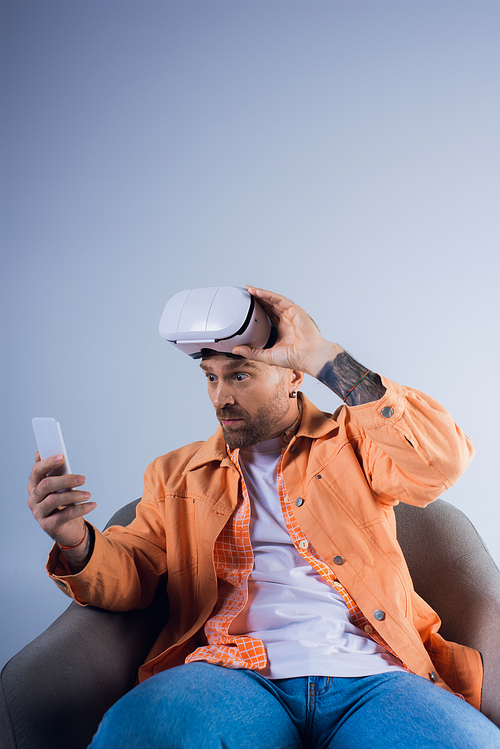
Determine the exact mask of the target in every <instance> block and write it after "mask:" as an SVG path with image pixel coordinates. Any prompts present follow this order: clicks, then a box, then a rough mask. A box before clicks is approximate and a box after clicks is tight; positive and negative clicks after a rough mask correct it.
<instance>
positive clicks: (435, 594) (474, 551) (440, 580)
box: [396, 499, 500, 726]
mask: <svg viewBox="0 0 500 749" xmlns="http://www.w3.org/2000/svg"><path fill="white" fill-rule="evenodd" d="M396 520H397V529H398V540H399V543H400V545H401V548H402V550H403V554H404V556H405V559H406V562H407V564H408V568H409V570H410V574H411V576H412V580H413V584H414V587H415V590H416V591H417V593H418V594H419V595H420V596H421V597H422V598H423V599H424V600H425V601H427V603H428V604H429V605H430V606H432V608H433V609H434V610H435V611H436V612H437V613H438V615H439V616H440V618H441V620H442V626H441V629H440V634H441V635H442V636H443V637H444V638H445V639H447V640H451V641H453V642H458V643H460V644H462V645H467V646H468V647H471V648H475V649H476V650H478V651H479V652H480V653H481V656H482V658H483V665H484V682H483V694H482V705H481V710H482V712H484V713H485V715H487V716H488V717H489V718H490V720H493V722H494V723H496V725H498V726H500V635H499V628H498V621H500V571H499V570H498V567H497V566H496V564H495V562H494V561H493V559H492V558H491V556H490V554H489V552H488V550H487V548H486V546H485V544H484V542H483V540H482V539H481V537H480V536H479V534H478V532H477V531H476V529H475V528H474V526H473V525H472V523H471V522H470V520H469V519H468V518H467V517H466V516H465V515H464V514H463V512H461V511H460V510H458V509H457V508H456V507H454V506H453V505H451V504H449V503H448V502H445V501H444V500H442V499H438V500H436V501H435V502H433V503H432V504H430V505H429V506H428V507H426V508H425V509H424V510H422V509H420V508H418V507H412V506H410V505H403V504H400V505H398V507H396Z"/></svg>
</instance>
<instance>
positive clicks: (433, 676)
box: [429, 671, 438, 683]
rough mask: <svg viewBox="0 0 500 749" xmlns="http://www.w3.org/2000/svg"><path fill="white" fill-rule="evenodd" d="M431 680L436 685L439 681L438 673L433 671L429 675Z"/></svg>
mask: <svg viewBox="0 0 500 749" xmlns="http://www.w3.org/2000/svg"><path fill="white" fill-rule="evenodd" d="M429 679H430V680H431V681H433V682H434V683H436V681H437V680H438V675H437V673H436V672H435V671H431V672H430V674H429Z"/></svg>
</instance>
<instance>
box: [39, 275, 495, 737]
mask: <svg viewBox="0 0 500 749" xmlns="http://www.w3.org/2000/svg"><path fill="white" fill-rule="evenodd" d="M247 289H248V291H249V293H250V294H251V295H253V296H254V297H256V298H257V299H258V300H259V302H260V303H261V304H262V306H263V307H264V309H265V310H266V311H267V312H268V314H269V316H270V317H271V318H272V320H273V322H274V323H275V325H276V328H277V332H278V339H277V341H276V343H275V345H274V346H273V347H272V348H270V349H267V350H264V349H252V348H250V347H248V346H238V347H236V348H235V349H234V350H233V352H232V355H231V354H230V355H225V354H221V353H213V352H212V353H211V355H206V356H205V357H204V358H203V359H202V362H201V368H202V370H203V372H204V373H205V376H206V379H207V386H208V393H209V396H210V399H211V401H212V403H213V405H214V407H215V409H216V414H217V418H218V420H219V422H220V428H219V430H218V431H217V433H216V434H215V435H214V436H213V437H211V438H210V439H209V440H208V441H207V442H205V443H201V442H199V443H194V444H192V445H188V446H185V447H183V448H180V449H179V450H175V451H173V452H172V453H169V454H167V455H165V456H162V457H161V458H158V459H157V460H156V461H154V462H153V463H152V464H151V465H150V466H149V467H148V469H147V471H146V474H145V489H144V495H143V499H142V501H141V503H140V504H139V506H138V511H137V517H136V520H135V521H134V522H133V523H132V524H131V525H130V526H128V527H127V528H120V527H117V526H115V527H114V528H111V529H109V530H108V531H106V533H105V534H101V533H99V531H97V530H96V529H94V528H92V527H91V526H90V525H88V524H87V523H86V522H85V521H84V516H85V515H86V514H87V513H88V512H90V511H91V510H92V509H93V508H94V507H95V504H94V503H92V502H88V501H87V500H88V499H89V496H90V495H89V494H88V493H86V492H83V491H81V490H75V491H72V492H69V491H67V492H66V493H58V494H57V495H55V494H54V492H56V491H58V490H61V489H69V488H73V489H75V488H76V487H78V486H81V485H82V484H83V483H84V482H85V479H84V477H81V476H73V475H71V476H65V477H47V474H48V473H49V472H50V470H51V469H52V468H53V467H54V465H57V464H58V463H60V462H61V459H60V458H59V459H49V460H46V461H40V460H39V456H37V463H36V464H35V466H34V468H33V471H32V474H31V479H30V484H29V491H30V506H31V508H32V511H33V513H34V515H35V517H36V518H37V520H38V521H39V523H40V525H41V526H42V528H44V530H45V531H46V532H47V533H49V535H50V536H51V537H52V538H53V539H54V541H55V542H56V545H55V547H54V549H53V550H52V552H51V555H50V558H49V564H48V569H49V572H50V574H51V575H52V577H53V578H54V579H55V581H56V582H57V583H58V584H59V585H60V586H61V587H63V589H64V590H65V591H66V592H67V593H68V595H70V596H72V597H73V598H74V599H75V600H76V601H78V602H79V603H83V604H85V603H90V604H93V605H96V606H100V607H102V608H106V609H111V610H127V609H132V608H140V607H143V606H146V605H148V603H149V602H150V601H151V599H152V597H153V595H154V592H155V589H156V587H157V585H158V581H159V580H160V579H161V578H162V576H163V575H165V574H166V573H168V582H167V591H168V597H169V603H170V616H169V621H168V623H167V624H166V626H165V628H164V630H163V632H162V634H161V635H160V637H159V639H158V641H157V642H156V644H155V646H154V648H153V650H152V652H151V653H150V655H149V657H148V660H147V662H146V663H145V664H144V665H143V666H142V667H141V669H140V672H139V680H140V684H139V686H137V687H136V688H135V689H133V690H132V691H131V692H129V693H128V695H126V696H125V697H124V698H122V699H121V700H120V701H119V702H118V703H117V704H116V705H115V706H114V707H113V708H112V709H111V710H110V711H109V712H108V713H107V714H106V716H105V717H104V719H103V721H102V723H101V726H100V729H99V731H98V733H97V734H96V736H95V738H94V741H93V742H92V747H95V748H98V747H106V748H107V749H109V748H110V747H111V748H112V747H148V749H151V748H152V747H207V748H210V749H211V748H212V747H229V748H231V749H232V748H233V747H238V749H242V748H243V749H246V748H248V749H250V748H251V749H257V748H259V749H260V748H261V747H268V748H269V749H277V748H282V749H284V748H285V747H287V748H289V747H303V746H306V747H332V748H333V747H358V746H366V747H370V749H377V748H378V747H384V749H386V747H387V746H398V747H412V748H413V749H414V748H415V747H431V746H432V747H435V746H441V747H443V746H449V747H454V749H456V748H457V747H463V748H464V749H465V747H467V748H468V749H469V748H470V747H473V746H478V747H500V731H499V730H498V729H497V728H496V727H495V726H494V725H493V724H492V723H491V722H490V721H488V720H487V719H486V718H485V717H484V716H483V715H482V714H481V713H480V712H479V710H478V709H479V707H480V694H481V682H482V667H481V659H480V655H479V653H477V652H476V651H473V650H471V649H469V648H465V647H463V646H460V645H456V644H453V643H447V642H445V641H444V640H443V639H442V638H441V637H440V635H439V634H438V632H437V630H438V628H439V619H438V617H437V615H436V614H435V613H434V612H433V611H432V610H431V609H430V608H429V607H428V606H427V605H426V604H425V603H424V602H423V601H422V600H421V599H420V598H419V597H418V596H417V595H416V594H415V593H414V591H413V587H412V584H411V580H410V578H409V575H408V571H407V569H406V566H405V563H404V559H403V557H402V553H401V550H400V548H399V545H398V544H397V541H396V534H395V523H394V515H393V507H394V505H395V504H397V503H398V502H399V501H404V502H409V503H411V504H415V505H421V506H425V505H426V504H428V503H429V502H430V501H432V500H433V499H435V498H437V497H438V496H439V495H440V494H441V493H442V492H443V491H444V490H445V489H446V488H448V487H449V486H450V485H452V484H453V483H454V482H455V481H456V480H457V479H458V477H459V476H460V474H461V473H462V471H463V470H464V469H465V467H466V466H467V464H468V462H469V460H470V459H471V457H472V454H473V449H472V447H471V445H470V443H469V441H468V439H467V437H466V436H465V435H464V434H463V433H462V432H461V430H460V429H459V428H458V427H457V426H456V425H455V424H454V422H453V421H452V419H451V417H450V416H449V414H448V413H447V412H446V411H445V410H444V409H443V407H442V406H440V405H439V404H438V403H436V402H435V401H434V400H432V399H431V398H429V397H428V396H426V395H424V394H423V393H420V392H418V391H415V390H412V389H410V388H406V387H401V386H400V385H397V384H396V383H394V382H391V381H390V380H387V379H386V378H382V377H380V376H379V375H377V374H375V373H373V372H371V371H370V370H368V369H367V368H365V367H363V366H361V365H360V364H358V363H357V362H356V361H355V360H354V359H353V358H352V357H351V356H350V355H349V354H348V353H347V352H345V351H344V350H343V349H342V348H341V347H340V346H338V345H337V344H334V343H330V342H328V341H326V340H325V339H324V338H323V337H322V336H321V334H320V332H319V330H318V328H317V327H316V325H315V324H314V322H313V321H312V320H311V318H310V317H309V316H308V315H307V314H306V313H305V312H304V310H303V309H301V308H300V307H298V306H297V305H295V304H293V303H292V302H291V301H289V300H288V299H286V298H284V297H281V296H279V295H277V294H274V293H271V292H267V291H264V290H262V289H256V288H253V287H247ZM303 373H308V374H310V375H312V376H313V377H316V378H317V379H319V380H320V381H321V382H323V383H324V384H325V385H326V386H327V387H329V388H330V389H331V390H333V391H334V392H335V393H336V394H337V395H338V396H340V398H341V399H342V400H343V401H344V404H345V405H343V406H341V407H340V408H339V409H338V410H337V412H336V413H335V414H334V416H333V417H331V416H329V415H326V414H323V413H322V412H320V411H318V410H317V409H316V408H315V407H314V406H313V405H312V404H311V403H310V402H309V401H308V400H307V399H306V398H305V397H303V396H302V395H301V394H300V393H298V389H299V387H300V384H301V382H302V379H303ZM77 503H79V504H77ZM460 695H461V697H460ZM475 708H478V709H475Z"/></svg>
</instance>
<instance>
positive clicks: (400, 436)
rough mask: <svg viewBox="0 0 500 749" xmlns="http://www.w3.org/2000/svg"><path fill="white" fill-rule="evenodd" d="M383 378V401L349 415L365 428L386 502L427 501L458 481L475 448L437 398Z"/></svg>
mask: <svg viewBox="0 0 500 749" xmlns="http://www.w3.org/2000/svg"><path fill="white" fill-rule="evenodd" d="M382 382H383V384H384V386H385V387H386V393H385V394H384V396H383V397H382V398H381V399H380V400H378V401H376V402H374V403H365V404H362V405H360V406H354V407H350V408H349V409H348V413H347V414H346V419H347V421H348V422H350V421H351V420H352V421H355V422H356V423H357V425H358V426H359V428H361V430H362V431H363V432H364V436H365V438H364V440H363V443H362V447H361V450H360V452H361V460H362V462H363V468H364V470H365V474H366V476H367V477H368V479H369V480H370V482H371V486H372V490H373V491H374V493H375V494H376V495H377V497H378V498H379V499H380V500H381V501H382V502H385V503H388V504H396V503H397V502H398V501H402V502H407V503H409V504H416V505H421V506H425V505H427V504H429V502H431V501H433V500H434V499H436V498H437V497H439V495H440V494H442V493H443V491H445V490H446V489H448V488H449V487H450V486H452V485H453V484H454V483H455V482H456V481H457V480H458V478H459V477H460V476H461V475H462V473H463V472H464V471H465V469H466V468H467V466H468V465H469V463H470V461H471V460H472V458H473V456H474V448H473V446H472V444H471V442H470V440H469V438H468V437H467V436H466V435H465V434H464V433H463V432H462V430H461V429H460V427H458V426H457V425H456V424H455V422H454V421H453V419H452V417H451V415H450V414H449V413H448V411H447V410H446V409H445V408H444V407H443V406H442V405H441V404H440V403H438V402H437V401H436V400H434V399H433V398H431V397H430V396H428V395H426V394H425V393H422V392H420V391H418V390H414V389H412V388H409V387H405V386H402V385H398V384H397V383H395V382H393V381H392V380H389V379H387V378H385V377H382Z"/></svg>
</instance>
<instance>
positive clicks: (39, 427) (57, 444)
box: [32, 416, 72, 476]
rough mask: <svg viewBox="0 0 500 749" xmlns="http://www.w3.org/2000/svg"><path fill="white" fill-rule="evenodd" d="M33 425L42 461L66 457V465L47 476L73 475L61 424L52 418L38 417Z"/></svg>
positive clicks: (33, 421)
mask: <svg viewBox="0 0 500 749" xmlns="http://www.w3.org/2000/svg"><path fill="white" fill-rule="evenodd" d="M32 424H33V431H34V432H35V439H36V444H37V446H38V452H39V453H40V457H41V459H42V460H45V459H46V458H50V457H52V455H64V463H63V464H62V465H61V466H58V467H57V468H55V469H54V470H53V471H51V472H50V473H49V474H47V475H48V476H64V475H65V474H66V473H71V472H72V471H71V467H70V464H69V459H68V453H67V452H66V447H65V445H64V439H63V436H62V431H61V427H60V424H59V422H58V421H56V420H55V419H52V418H50V417H41V416H36V417H35V418H34V419H33V420H32Z"/></svg>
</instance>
